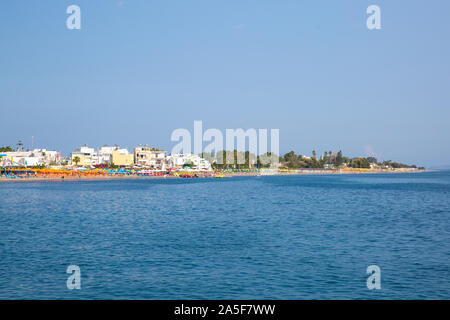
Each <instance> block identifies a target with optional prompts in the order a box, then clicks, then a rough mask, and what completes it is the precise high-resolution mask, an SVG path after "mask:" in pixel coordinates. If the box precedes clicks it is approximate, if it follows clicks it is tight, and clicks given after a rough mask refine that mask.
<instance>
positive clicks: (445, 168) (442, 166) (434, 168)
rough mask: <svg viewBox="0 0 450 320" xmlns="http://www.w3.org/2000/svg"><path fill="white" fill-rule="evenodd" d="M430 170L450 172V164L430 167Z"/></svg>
mask: <svg viewBox="0 0 450 320" xmlns="http://www.w3.org/2000/svg"><path fill="white" fill-rule="evenodd" d="M428 169H430V170H450V164H442V165H438V166H432V167H429V168H428Z"/></svg>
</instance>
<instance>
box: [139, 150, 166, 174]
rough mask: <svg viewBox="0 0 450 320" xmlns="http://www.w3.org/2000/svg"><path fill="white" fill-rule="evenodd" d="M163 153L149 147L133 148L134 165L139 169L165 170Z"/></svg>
mask: <svg viewBox="0 0 450 320" xmlns="http://www.w3.org/2000/svg"><path fill="white" fill-rule="evenodd" d="M165 153H166V152H165V151H164V150H157V149H155V148H150V147H141V146H139V147H135V148H134V164H135V165H137V166H140V167H149V168H152V169H157V170H165V167H166V161H165Z"/></svg>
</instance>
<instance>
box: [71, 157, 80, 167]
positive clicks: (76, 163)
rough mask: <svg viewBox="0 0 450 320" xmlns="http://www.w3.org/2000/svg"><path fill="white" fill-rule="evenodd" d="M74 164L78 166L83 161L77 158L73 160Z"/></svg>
mask: <svg viewBox="0 0 450 320" xmlns="http://www.w3.org/2000/svg"><path fill="white" fill-rule="evenodd" d="M72 161H73V162H75V165H76V166H78V163H79V162H80V161H81V159H80V157H78V156H76V157H74V158H73V160H72Z"/></svg>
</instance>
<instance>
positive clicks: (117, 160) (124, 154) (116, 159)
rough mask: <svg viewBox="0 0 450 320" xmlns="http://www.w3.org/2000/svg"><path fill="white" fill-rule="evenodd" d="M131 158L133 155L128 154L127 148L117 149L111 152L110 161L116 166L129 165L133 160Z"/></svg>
mask: <svg viewBox="0 0 450 320" xmlns="http://www.w3.org/2000/svg"><path fill="white" fill-rule="evenodd" d="M133 160H134V159H133V155H132V154H129V153H128V150H127V149H119V150H114V151H113V152H112V163H113V164H114V165H116V166H131V165H132V164H133V162H134V161H133Z"/></svg>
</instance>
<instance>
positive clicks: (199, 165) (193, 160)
mask: <svg viewBox="0 0 450 320" xmlns="http://www.w3.org/2000/svg"><path fill="white" fill-rule="evenodd" d="M166 162H167V166H168V167H169V168H172V169H182V168H184V167H185V165H190V167H191V169H195V170H205V171H210V170H212V168H211V163H209V161H208V160H206V159H203V158H201V157H200V156H198V155H196V154H190V153H188V154H184V153H176V154H172V155H170V156H167V157H166Z"/></svg>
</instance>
